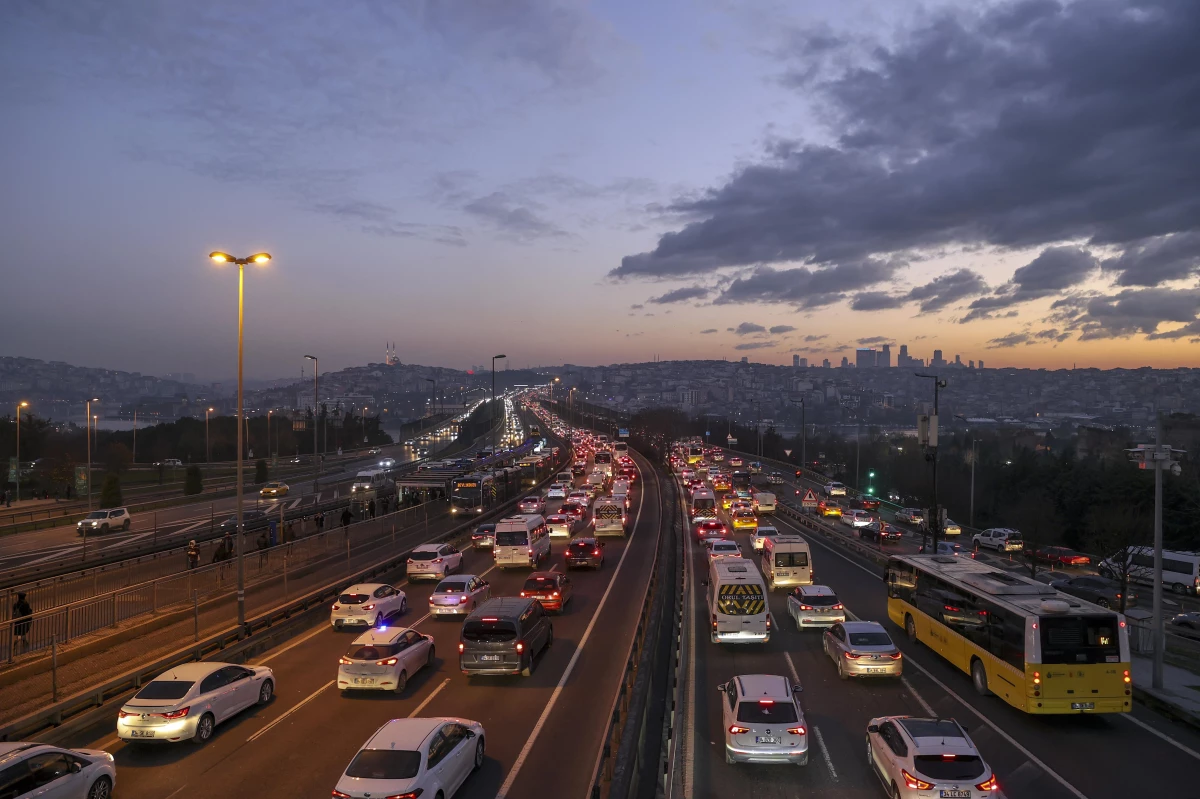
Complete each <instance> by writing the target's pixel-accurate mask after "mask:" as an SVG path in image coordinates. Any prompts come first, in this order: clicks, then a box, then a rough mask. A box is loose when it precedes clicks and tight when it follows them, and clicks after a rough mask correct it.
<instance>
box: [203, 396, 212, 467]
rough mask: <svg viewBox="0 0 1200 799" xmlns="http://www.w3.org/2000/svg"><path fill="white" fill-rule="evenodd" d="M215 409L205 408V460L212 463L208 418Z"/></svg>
mask: <svg viewBox="0 0 1200 799" xmlns="http://www.w3.org/2000/svg"><path fill="white" fill-rule="evenodd" d="M212 412H213V409H212V408H205V409H204V462H205V463H212V444H211V439H210V438H209V436H208V420H209V418H210V417H211V416H212Z"/></svg>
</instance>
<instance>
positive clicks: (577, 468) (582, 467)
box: [571, 461, 587, 477]
mask: <svg viewBox="0 0 1200 799" xmlns="http://www.w3.org/2000/svg"><path fill="white" fill-rule="evenodd" d="M571 474H573V475H575V476H576V477H583V476H584V475H585V474H587V461H575V462H574V463H573V464H571Z"/></svg>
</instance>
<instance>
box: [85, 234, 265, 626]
mask: <svg viewBox="0 0 1200 799" xmlns="http://www.w3.org/2000/svg"><path fill="white" fill-rule="evenodd" d="M208 257H209V258H211V259H212V260H213V261H214V262H215V263H218V264H237V268H238V369H237V386H238V387H237V431H238V434H237V532H238V535H237V609H238V626H244V625H245V624H246V564H245V559H244V558H243V550H244V549H245V547H244V546H242V543H243V542H242V539H243V538H245V532H244V530H243V529H242V500H243V497H242V493H243V492H242V488H243V486H242V470H243V468H244V464H243V463H242V460H243V450H244V449H245V447H244V446H243V443H244V442H243V441H242V437H243V436H245V428H244V426H243V424H244V419H245V409H244V408H243V407H242V361H243V346H242V345H243V334H244V331H245V324H244V320H245V313H244V311H245V305H246V303H245V298H246V290H245V286H246V264H259V265H260V266H261V265H262V264H265V263H267V262H269V261H270V260H271V256H270V255H269V254H267V253H265V252H260V253H256V254H254V255H251V256H250V257H249V258H235V257H233V256H232V255H229V254H227V253H223V252H213V253H209V256H208ZM89 490H90V488H89Z"/></svg>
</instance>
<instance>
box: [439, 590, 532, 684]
mask: <svg viewBox="0 0 1200 799" xmlns="http://www.w3.org/2000/svg"><path fill="white" fill-rule="evenodd" d="M553 641H554V625H552V624H551V623H550V617H549V616H547V615H546V611H545V610H543V609H542V604H541V603H540V602H538V601H537V600H536V599H520V598H517V597H510V596H506V597H497V598H495V599H489V600H488V601H487V602H484V603H483V604H482V605H480V606H479V607H478V608H477V609H476V610H475V612H474V613H472V614H471V615H470V616H468V617H467V620H466V621H464V622H463V626H462V632H461V633H459V641H458V666H459V668H460V669H462V673H463V674H466V675H467V676H468V677H472V676H475V675H481V674H520V675H521V676H522V677H528V676H530V675H531V674H533V668H534V660H535V658H536V657H537V656H538V655H539V654H541V652H542V650H543V649H545V648H546V647H548V646H550V644H551V642H553Z"/></svg>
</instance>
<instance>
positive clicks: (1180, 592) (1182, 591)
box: [1171, 583, 1187, 596]
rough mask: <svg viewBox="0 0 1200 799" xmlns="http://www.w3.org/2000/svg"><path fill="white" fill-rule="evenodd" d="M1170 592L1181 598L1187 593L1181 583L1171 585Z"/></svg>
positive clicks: (1185, 587)
mask: <svg viewBox="0 0 1200 799" xmlns="http://www.w3.org/2000/svg"><path fill="white" fill-rule="evenodd" d="M1171 590H1172V591H1174V592H1175V593H1176V594H1178V595H1180V596H1182V595H1184V594H1186V593H1187V586H1185V585H1184V584H1183V583H1171Z"/></svg>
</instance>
